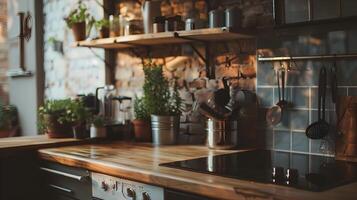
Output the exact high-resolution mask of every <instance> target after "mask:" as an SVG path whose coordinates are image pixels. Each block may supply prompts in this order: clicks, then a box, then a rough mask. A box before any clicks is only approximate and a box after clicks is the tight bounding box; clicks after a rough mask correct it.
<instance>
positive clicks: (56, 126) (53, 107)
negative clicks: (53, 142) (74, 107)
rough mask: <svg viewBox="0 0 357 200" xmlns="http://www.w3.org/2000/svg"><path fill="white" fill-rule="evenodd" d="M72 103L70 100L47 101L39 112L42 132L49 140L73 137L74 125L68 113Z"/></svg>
mask: <svg viewBox="0 0 357 200" xmlns="http://www.w3.org/2000/svg"><path fill="white" fill-rule="evenodd" d="M70 103H71V100H70V99H63V100H47V101H46V102H45V103H44V105H43V106H41V107H40V108H39V110H38V114H39V129H40V132H42V133H47V135H48V137H49V138H67V137H72V135H73V134H72V124H71V121H69V120H67V119H68V117H67V113H66V109H67V107H68V105H69V104H70Z"/></svg>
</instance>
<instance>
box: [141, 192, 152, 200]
mask: <svg viewBox="0 0 357 200" xmlns="http://www.w3.org/2000/svg"><path fill="white" fill-rule="evenodd" d="M143 200H151V198H150V195H149V193H147V192H143Z"/></svg>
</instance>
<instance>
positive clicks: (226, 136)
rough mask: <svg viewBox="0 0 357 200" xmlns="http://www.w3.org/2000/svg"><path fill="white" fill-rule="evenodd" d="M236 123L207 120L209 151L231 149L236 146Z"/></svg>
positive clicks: (233, 121)
mask: <svg viewBox="0 0 357 200" xmlns="http://www.w3.org/2000/svg"><path fill="white" fill-rule="evenodd" d="M237 128H238V127H237V121H235V120H232V121H231V120H214V119H208V120H207V129H206V130H207V146H208V148H210V149H232V148H234V147H236V146H237V144H238V141H237Z"/></svg>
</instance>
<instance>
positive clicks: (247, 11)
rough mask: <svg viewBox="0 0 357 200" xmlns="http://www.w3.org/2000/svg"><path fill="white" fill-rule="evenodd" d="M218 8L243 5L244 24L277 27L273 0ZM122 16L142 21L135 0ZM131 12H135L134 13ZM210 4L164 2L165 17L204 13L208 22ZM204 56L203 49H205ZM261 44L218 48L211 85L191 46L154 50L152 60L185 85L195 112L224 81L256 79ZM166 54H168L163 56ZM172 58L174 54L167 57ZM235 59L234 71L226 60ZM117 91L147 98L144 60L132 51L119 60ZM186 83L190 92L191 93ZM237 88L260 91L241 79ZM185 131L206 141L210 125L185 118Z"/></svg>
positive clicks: (237, 0) (232, 0)
mask: <svg viewBox="0 0 357 200" xmlns="http://www.w3.org/2000/svg"><path fill="white" fill-rule="evenodd" d="M211 6H213V7H221V8H225V7H229V6H238V7H239V8H240V9H241V10H242V15H243V19H242V21H243V25H244V26H245V27H256V26H267V25H268V26H271V24H272V17H271V16H272V9H271V8H272V2H271V0H254V1H243V0H229V1H228V0H225V1H212V5H211ZM118 7H119V8H121V9H120V13H121V14H123V15H124V16H127V17H128V18H130V19H134V18H135V19H140V18H141V16H140V15H141V13H140V6H139V5H138V4H135V3H133V2H132V1H122V3H121V4H120V5H119V6H118ZM128 7H130V9H128ZM207 7H208V6H207V5H206V3H205V1H203V0H196V1H194V0H171V1H164V2H163V4H162V9H161V10H162V13H163V14H164V15H174V14H180V15H182V16H183V17H184V18H185V17H187V15H188V14H187V13H193V12H192V10H193V9H195V11H196V12H197V11H198V12H199V14H198V16H199V17H200V19H205V20H207ZM199 50H201V52H203V49H202V48H199ZM255 50H256V44H255V40H241V41H234V42H229V43H217V44H213V46H212V48H211V51H212V55H211V56H212V57H213V58H214V61H215V66H216V80H206V72H205V64H204V62H203V61H202V60H201V59H200V58H199V57H198V56H197V55H196V54H195V53H194V52H193V51H192V50H191V49H190V48H189V47H188V46H183V47H182V48H180V47H178V46H167V45H166V46H165V47H164V48H160V47H158V48H154V49H153V52H152V55H153V56H154V57H159V59H154V62H157V63H161V64H164V73H165V76H166V77H167V78H169V79H170V80H171V81H173V80H177V81H178V83H179V85H180V86H181V89H180V94H181V96H182V97H183V98H184V100H185V105H186V107H187V108H188V109H189V108H190V107H192V104H193V100H192V95H194V97H195V98H196V99H200V97H202V96H207V93H210V92H212V91H213V90H215V89H218V88H222V87H223V85H222V82H221V78H222V77H224V76H226V77H236V76H238V72H242V73H245V74H246V73H249V74H255V73H256V66H257V63H256V51H255ZM163 53H165V55H163ZM167 54H169V55H167ZM234 57H238V59H235V60H233V62H232V63H231V66H226V64H225V63H224V62H225V60H226V58H228V59H231V58H234ZM115 74H116V75H115V78H116V86H117V88H118V93H119V94H120V95H127V96H132V97H134V96H135V95H138V96H141V95H142V85H143V83H144V75H143V70H142V64H141V59H140V58H137V57H136V56H133V55H132V54H131V53H130V52H120V53H118V57H117V66H116V72H115ZM185 84H186V85H187V86H188V88H185V87H184V86H185ZM232 84H234V85H235V86H237V87H240V88H242V89H248V90H251V91H255V87H256V85H255V84H256V79H255V78H251V79H240V80H239V81H237V80H236V81H232ZM181 121H182V122H183V123H181V129H182V132H184V133H186V134H183V135H181V141H186V142H198V141H200V142H203V140H202V139H204V131H202V130H204V129H205V120H204V118H202V117H200V115H197V113H190V112H187V113H184V114H183V117H182V119H181Z"/></svg>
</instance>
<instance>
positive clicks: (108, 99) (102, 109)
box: [95, 85, 115, 122]
mask: <svg viewBox="0 0 357 200" xmlns="http://www.w3.org/2000/svg"><path fill="white" fill-rule="evenodd" d="M101 90H103V92H102V93H100V92H99V91H101ZM114 92H115V87H114V85H105V86H103V87H98V88H97V89H96V90H95V96H96V108H97V112H98V114H99V115H102V116H103V117H104V119H105V120H106V121H109V122H112V121H115V110H114V108H115V105H114V101H113V98H114Z"/></svg>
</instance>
